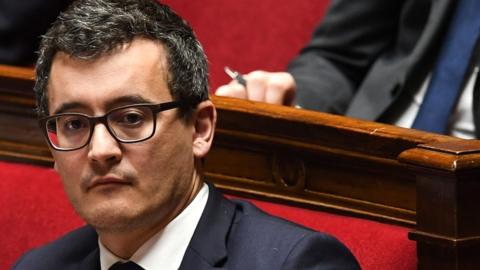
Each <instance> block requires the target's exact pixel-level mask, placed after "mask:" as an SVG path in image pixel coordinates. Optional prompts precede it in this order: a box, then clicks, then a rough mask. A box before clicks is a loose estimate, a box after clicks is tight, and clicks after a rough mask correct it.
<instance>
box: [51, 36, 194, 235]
mask: <svg viewBox="0 0 480 270" xmlns="http://www.w3.org/2000/svg"><path fill="white" fill-rule="evenodd" d="M48 100H49V114H50V115H52V114H57V113H60V112H78V113H84V114H87V115H90V116H101V115H104V114H105V113H107V112H108V111H110V110H111V109H114V108H117V107H120V106H124V105H130V104H136V103H139V102H142V103H144V102H150V103H162V102H168V101H172V100H173V98H172V96H171V94H170V92H169V90H168V87H167V62H166V52H165V50H164V48H163V46H162V45H161V44H159V43H156V42H153V41H150V40H145V39H135V40H134V41H133V42H132V43H131V44H129V45H126V46H124V47H123V48H121V49H119V50H118V51H115V52H114V53H113V54H110V55H106V56H103V57H101V58H99V59H97V60H94V61H82V60H78V59H74V58H71V57H69V56H67V55H65V54H63V53H58V54H57V55H56V56H55V58H54V61H53V64H52V69H51V75H50V81H49V92H48ZM195 132H196V131H195V123H194V121H189V122H185V121H183V120H182V118H181V117H180V116H179V113H178V109H173V110H168V111H164V112H160V113H159V114H158V115H157V127H156V132H155V134H154V136H153V137H152V138H150V139H149V140H146V141H143V142H138V143H132V144H121V143H118V142H117V141H116V140H115V139H114V138H113V137H112V136H111V135H110V133H109V132H108V131H107V129H106V127H105V126H104V125H103V124H97V125H96V126H95V128H94V132H93V135H92V138H91V141H90V143H89V144H88V145H87V146H85V147H84V148H81V149H78V150H74V151H69V152H59V151H52V152H53V156H54V159H55V168H56V170H57V171H58V172H59V173H60V175H61V177H62V180H63V184H64V188H65V191H66V193H67V196H68V197H69V199H70V201H71V202H72V204H73V206H74V208H75V209H76V211H77V212H78V213H79V214H80V215H81V216H82V217H83V218H84V219H85V220H86V221H87V222H88V223H90V224H92V225H93V226H94V227H95V228H97V229H98V230H105V231H122V230H125V229H131V228H136V227H138V226H144V225H146V224H150V226H155V224H160V223H164V222H165V221H167V222H168V220H169V219H171V218H172V215H176V214H177V213H178V211H181V208H183V207H184V206H185V204H186V203H187V202H189V201H190V200H191V198H192V197H193V196H194V194H195V193H196V192H197V190H198V186H199V177H198V176H197V175H196V174H195V170H194V158H195V157H198V155H197V154H196V153H195V151H194V150H193V149H192V147H193V143H194V140H195V139H194V138H195V137H196V136H195Z"/></svg>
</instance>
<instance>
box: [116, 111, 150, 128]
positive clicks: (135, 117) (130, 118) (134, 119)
mask: <svg viewBox="0 0 480 270" xmlns="http://www.w3.org/2000/svg"><path fill="white" fill-rule="evenodd" d="M143 120H144V117H143V115H141V114H139V113H132V112H130V113H126V114H124V115H123V116H122V117H121V118H120V119H119V121H118V122H119V123H120V124H123V125H138V124H141V123H143Z"/></svg>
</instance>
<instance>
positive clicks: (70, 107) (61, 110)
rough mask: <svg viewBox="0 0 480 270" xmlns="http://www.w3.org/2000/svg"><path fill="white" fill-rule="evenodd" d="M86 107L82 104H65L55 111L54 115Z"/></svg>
mask: <svg viewBox="0 0 480 270" xmlns="http://www.w3.org/2000/svg"><path fill="white" fill-rule="evenodd" d="M85 107H86V106H85V105H83V104H82V103H80V102H67V103H63V104H62V105H61V106H60V107H58V108H57V109H56V110H55V111H53V114H52V115H55V114H59V113H64V112H67V111H69V110H73V109H79V108H85Z"/></svg>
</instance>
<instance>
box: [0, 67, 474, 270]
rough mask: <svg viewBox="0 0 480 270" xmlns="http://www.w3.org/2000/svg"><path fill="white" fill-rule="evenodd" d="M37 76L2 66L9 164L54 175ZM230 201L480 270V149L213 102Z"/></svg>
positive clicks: (4, 150)
mask: <svg viewBox="0 0 480 270" xmlns="http://www.w3.org/2000/svg"><path fill="white" fill-rule="evenodd" d="M32 78H33V73H32V71H31V70H29V69H21V68H12V67H5V66H0V125H1V127H2V129H1V130H0V158H1V159H3V160H9V161H20V162H27V163H33V164H40V165H51V163H52V158H51V156H50V153H49V151H48V148H47V147H46V145H45V143H44V141H43V138H42V137H41V134H40V132H39V131H38V128H37V124H36V119H35V114H34V110H33V108H34V98H33V94H32V92H31V88H32V83H33V82H32ZM212 99H213V101H214V103H215V105H216V107H217V110H218V116H219V119H218V124H217V129H216V135H215V136H216V137H215V140H214V146H213V149H212V151H211V153H210V154H209V155H208V157H207V158H206V159H205V161H204V164H205V174H206V176H207V177H208V179H209V180H210V181H212V182H214V183H215V185H216V186H217V187H219V188H221V189H222V190H224V191H225V192H226V193H229V194H233V195H237V196H242V197H246V198H255V199H259V200H267V201H271V202H278V203H287V204H290V205H294V206H299V207H302V208H308V209H313V210H322V211H326V212H332V213H337V214H342V215H348V216H354V217H360V218H365V219H370V220H376V221H380V222H384V223H393V224H397V225H401V226H404V227H408V228H411V232H410V234H409V238H410V239H412V240H414V241H416V242H417V259H418V268H419V269H477V268H478V267H479V266H480V256H477V254H478V252H479V251H480V239H479V237H480V211H478V210H477V206H478V205H480V196H479V195H478V194H480V170H479V168H480V167H479V166H480V141H477V140H463V139H458V138H453V137H449V136H442V135H436V134H431V133H426V132H420V131H415V130H410V129H403V128H399V127H395V126H390V125H385V124H380V123H373V122H368V121H362V120H356V119H351V118H346V117H342V116H335V115H329V114H324V113H318V112H312V111H306V110H300V109H295V108H289V107H282V106H275V105H269V104H263V103H256V102H249V101H243V100H236V99H229V98H220V97H212Z"/></svg>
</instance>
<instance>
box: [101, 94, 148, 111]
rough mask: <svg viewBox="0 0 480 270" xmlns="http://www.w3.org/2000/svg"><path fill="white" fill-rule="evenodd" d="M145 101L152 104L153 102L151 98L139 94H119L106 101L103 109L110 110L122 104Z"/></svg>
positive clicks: (143, 102) (142, 102)
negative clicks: (119, 95)
mask: <svg viewBox="0 0 480 270" xmlns="http://www.w3.org/2000/svg"><path fill="white" fill-rule="evenodd" d="M145 103H147V104H154V103H155V102H154V101H153V100H150V99H147V98H145V97H142V96H140V95H128V96H121V97H117V98H114V99H112V100H110V101H108V102H107V104H106V106H105V109H106V111H110V110H112V109H115V108H116V107H120V106H124V105H130V104H145Z"/></svg>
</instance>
